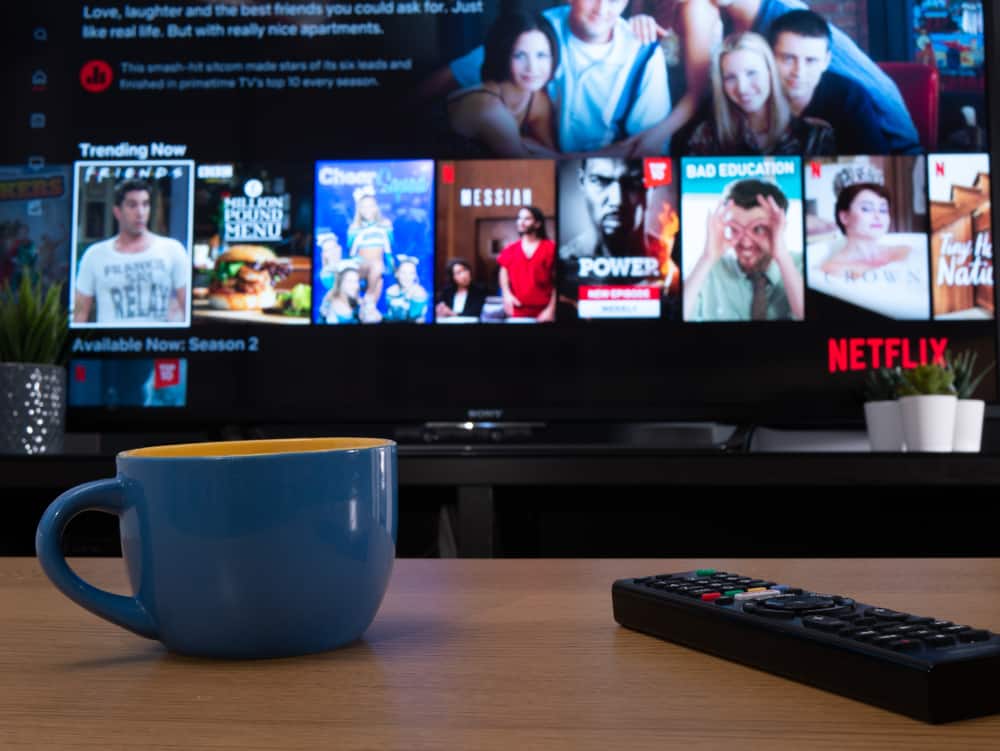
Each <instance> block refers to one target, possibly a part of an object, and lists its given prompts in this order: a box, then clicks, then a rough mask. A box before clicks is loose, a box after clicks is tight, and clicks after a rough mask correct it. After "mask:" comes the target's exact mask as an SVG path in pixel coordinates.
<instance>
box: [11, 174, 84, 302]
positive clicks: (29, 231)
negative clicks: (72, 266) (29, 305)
mask: <svg viewBox="0 0 1000 751" xmlns="http://www.w3.org/2000/svg"><path fill="white" fill-rule="evenodd" d="M70 185H71V182H70V168H69V167H68V166H57V165H49V166H45V165H38V166H34V167H24V166H0V284H3V282H4V281H9V282H10V284H11V286H12V287H14V288H17V286H18V284H20V282H21V277H22V276H24V275H28V276H29V277H31V278H36V277H40V278H41V279H42V280H43V281H44V282H45V283H47V284H51V283H53V282H65V280H66V279H67V278H68V277H69V225H70V215H71V211H70V195H71V192H72V190H71V187H70Z"/></svg>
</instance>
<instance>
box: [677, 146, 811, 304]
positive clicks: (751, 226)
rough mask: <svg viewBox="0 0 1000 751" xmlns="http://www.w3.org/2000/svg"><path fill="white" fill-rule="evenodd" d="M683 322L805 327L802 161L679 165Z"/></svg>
mask: <svg viewBox="0 0 1000 751" xmlns="http://www.w3.org/2000/svg"><path fill="white" fill-rule="evenodd" d="M681 196H682V198H681V222H682V226H683V228H684V229H683V240H684V320H686V321H699V322H700V321H756V322H759V321H801V320H803V319H804V318H805V317H806V316H805V304H804V278H803V271H802V267H803V261H802V174H801V160H800V159H799V158H798V157H764V158H756V157H741V158H718V157H698V158H695V157H689V158H685V159H683V160H682V161H681Z"/></svg>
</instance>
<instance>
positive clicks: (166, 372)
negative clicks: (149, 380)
mask: <svg viewBox="0 0 1000 751" xmlns="http://www.w3.org/2000/svg"><path fill="white" fill-rule="evenodd" d="M180 382H181V361H180V360H178V359H177V358H172V359H169V360H154V361H153V388H157V389H163V388H166V387H167V386H176V385H177V384H179V383H180Z"/></svg>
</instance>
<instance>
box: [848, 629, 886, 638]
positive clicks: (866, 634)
mask: <svg viewBox="0 0 1000 751" xmlns="http://www.w3.org/2000/svg"><path fill="white" fill-rule="evenodd" d="M879 636H881V634H879V632H878V631H872V630H871V629H870V628H863V629H861V630H860V631H855V632H854V633H853V634H851V638H852V639H856V640H857V641H871V640H872V639H876V638H878V637H879Z"/></svg>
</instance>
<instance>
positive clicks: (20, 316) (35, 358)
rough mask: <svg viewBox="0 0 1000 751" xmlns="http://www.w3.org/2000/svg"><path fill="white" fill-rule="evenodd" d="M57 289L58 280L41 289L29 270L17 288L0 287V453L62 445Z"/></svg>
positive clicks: (64, 327) (61, 330) (62, 338)
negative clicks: (29, 273) (56, 282)
mask: <svg viewBox="0 0 1000 751" xmlns="http://www.w3.org/2000/svg"><path fill="white" fill-rule="evenodd" d="M61 294H62V285H61V284H54V285H52V286H51V287H49V288H48V290H47V291H46V290H45V288H44V284H43V283H42V281H41V280H40V279H39V280H37V281H33V280H32V279H31V278H30V275H28V274H25V275H24V276H22V277H21V283H20V285H19V286H18V288H17V289H16V290H14V289H12V288H11V286H10V283H9V282H5V283H4V284H3V286H2V287H0V453H5V454H11V453H12V454H43V453H55V452H58V451H61V450H62V446H63V436H64V434H65V424H66V369H65V368H64V367H63V364H62V362H63V358H64V355H65V345H66V337H67V333H68V329H69V314H68V313H67V311H66V307H65V306H64V305H63V304H62V302H61V300H60V295H61Z"/></svg>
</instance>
